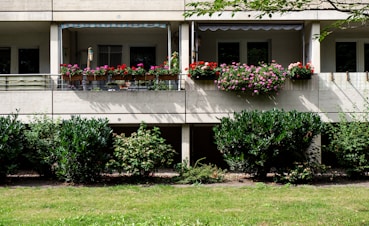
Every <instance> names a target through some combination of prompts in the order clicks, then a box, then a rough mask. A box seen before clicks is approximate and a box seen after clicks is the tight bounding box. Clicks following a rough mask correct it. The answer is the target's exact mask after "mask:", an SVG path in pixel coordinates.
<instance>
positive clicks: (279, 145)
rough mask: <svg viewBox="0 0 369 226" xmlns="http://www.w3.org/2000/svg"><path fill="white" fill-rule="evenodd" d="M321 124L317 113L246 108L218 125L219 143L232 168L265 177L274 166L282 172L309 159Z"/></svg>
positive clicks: (217, 140) (217, 135)
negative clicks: (310, 148) (308, 153)
mask: <svg viewBox="0 0 369 226" xmlns="http://www.w3.org/2000/svg"><path fill="white" fill-rule="evenodd" d="M321 127H322V123H321V120H320V117H319V116H318V115H317V114H315V113H304V112H297V111H289V112H285V111H283V110H276V109H273V110H269V111H264V112H261V111H258V110H254V111H249V112H248V111H242V112H240V113H234V117H233V118H229V117H225V118H222V119H221V123H220V125H218V126H215V127H214V132H215V143H216V144H217V147H218V150H220V152H221V153H222V154H223V155H224V158H225V161H226V162H227V163H228V165H229V166H230V168H231V170H240V171H243V172H246V173H251V174H254V176H255V177H257V178H264V177H266V174H267V173H268V172H270V169H271V168H272V167H275V168H276V169H277V172H280V171H285V170H288V169H291V168H292V166H293V164H294V163H295V162H306V161H309V158H308V155H307V154H306V151H307V149H308V147H309V146H310V144H311V142H312V139H313V137H314V136H315V135H317V134H319V133H320V130H321Z"/></svg>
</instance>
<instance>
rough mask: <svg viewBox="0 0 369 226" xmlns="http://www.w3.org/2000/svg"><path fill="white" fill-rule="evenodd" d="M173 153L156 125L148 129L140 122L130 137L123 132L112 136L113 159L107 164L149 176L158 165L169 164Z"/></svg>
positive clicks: (136, 174)
mask: <svg viewBox="0 0 369 226" xmlns="http://www.w3.org/2000/svg"><path fill="white" fill-rule="evenodd" d="M175 153H176V152H175V151H174V150H173V149H172V146H171V145H170V144H166V141H165V139H164V138H162V137H161V133H160V129H159V128H158V127H154V128H153V129H152V130H150V129H147V128H146V125H145V124H143V123H142V124H141V125H140V127H139V129H138V130H137V132H134V133H132V134H131V136H130V137H126V136H125V134H121V135H116V136H115V137H114V159H112V160H111V161H110V162H109V164H108V166H109V167H110V168H111V169H115V170H118V171H119V172H123V171H124V172H127V173H130V174H131V175H134V176H149V175H150V174H151V173H153V172H154V171H157V170H158V169H159V168H160V167H165V166H169V165H170V164H171V163H172V162H173V157H174V155H175Z"/></svg>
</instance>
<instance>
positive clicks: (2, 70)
mask: <svg viewBox="0 0 369 226" xmlns="http://www.w3.org/2000/svg"><path fill="white" fill-rule="evenodd" d="M0 74H10V48H0Z"/></svg>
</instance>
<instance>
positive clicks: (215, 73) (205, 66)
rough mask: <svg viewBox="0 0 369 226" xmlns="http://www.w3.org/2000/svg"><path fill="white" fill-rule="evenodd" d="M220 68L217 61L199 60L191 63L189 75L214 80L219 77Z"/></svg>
mask: <svg viewBox="0 0 369 226" xmlns="http://www.w3.org/2000/svg"><path fill="white" fill-rule="evenodd" d="M219 74H220V68H219V67H218V64H217V63H216V62H205V61H197V62H194V63H192V64H190V66H189V68H188V76H189V77H190V78H192V79H198V80H214V79H217V78H218V77H219Z"/></svg>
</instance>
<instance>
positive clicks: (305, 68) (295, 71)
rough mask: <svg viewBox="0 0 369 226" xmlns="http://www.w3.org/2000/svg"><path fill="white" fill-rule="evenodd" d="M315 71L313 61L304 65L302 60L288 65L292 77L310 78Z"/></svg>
mask: <svg viewBox="0 0 369 226" xmlns="http://www.w3.org/2000/svg"><path fill="white" fill-rule="evenodd" d="M313 73H314V68H313V66H312V65H311V63H307V64H306V65H303V64H302V63H301V62H296V63H291V64H290V65H289V66H288V75H289V76H290V77H291V78H292V79H310V78H311V75H312V74H313Z"/></svg>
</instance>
